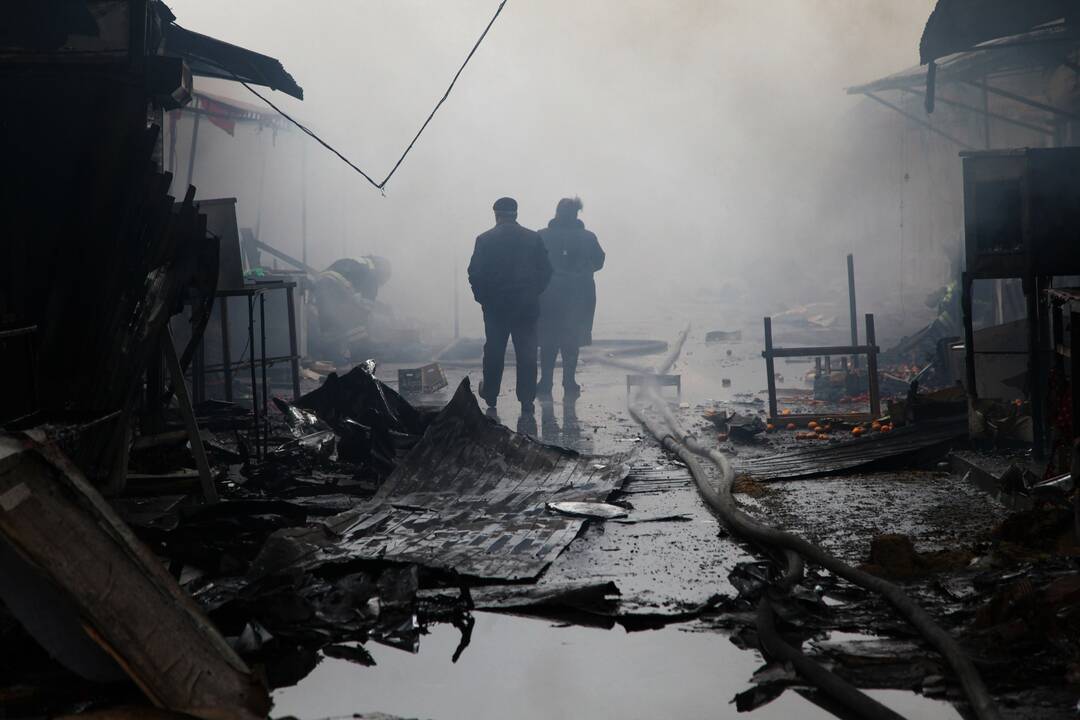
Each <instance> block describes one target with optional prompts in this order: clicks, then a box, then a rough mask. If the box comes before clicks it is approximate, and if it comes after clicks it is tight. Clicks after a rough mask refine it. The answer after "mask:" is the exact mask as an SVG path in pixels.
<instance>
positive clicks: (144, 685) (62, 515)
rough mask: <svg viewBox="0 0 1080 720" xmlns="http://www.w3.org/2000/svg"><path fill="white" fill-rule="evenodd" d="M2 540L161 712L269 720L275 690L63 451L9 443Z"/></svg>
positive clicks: (22, 440) (1, 447) (2, 446)
mask: <svg viewBox="0 0 1080 720" xmlns="http://www.w3.org/2000/svg"><path fill="white" fill-rule="evenodd" d="M0 537H2V538H3V539H4V540H6V541H7V543H10V546H11V548H12V549H13V550H14V551H15V554H16V555H17V556H18V558H21V559H22V560H23V561H24V562H25V563H27V564H28V566H29V567H30V568H31V569H32V570H33V571H34V572H35V573H36V574H38V575H40V576H41V577H42V578H43V579H44V581H46V582H47V583H48V584H49V585H50V586H51V587H53V588H56V589H57V591H58V592H59V593H60V594H62V596H63V597H64V599H65V600H66V603H67V605H68V606H70V608H71V611H72V613H73V614H74V618H75V620H74V624H75V625H76V626H79V627H80V628H81V630H82V631H85V633H86V634H87V635H88V636H89V637H90V638H91V639H92V640H93V641H94V642H95V643H96V644H97V645H98V646H100V647H101V648H102V649H103V650H104V651H105V652H106V653H108V655H109V656H111V657H112V659H113V660H114V661H115V662H116V664H117V665H118V666H119V667H120V668H121V669H122V670H123V671H124V672H125V673H127V675H128V676H130V677H131V679H132V680H133V681H134V682H135V683H136V684H137V685H138V686H139V687H140V688H141V689H142V691H143V692H144V693H145V694H146V696H147V697H148V698H149V699H150V700H151V701H152V702H153V703H154V704H155V705H158V706H160V707H163V708H167V709H169V710H175V711H178V712H183V713H187V714H188V715H194V716H196V717H202V718H214V719H215V720H233V719H235V720H249V719H250V720H254V718H259V717H265V716H266V713H267V712H268V711H269V709H270V699H269V696H268V694H267V691H266V688H265V687H264V686H263V685H262V683H261V681H259V680H258V679H257V677H256V676H255V674H254V673H252V671H251V670H250V669H249V668H248V667H247V665H245V664H244V662H243V660H241V659H240V657H239V656H238V655H237V654H236V653H235V652H234V651H233V650H232V648H230V647H229V646H228V645H227V644H226V642H225V640H224V639H223V638H222V637H221V635H220V634H219V633H218V632H217V630H216V629H215V628H214V627H213V626H212V625H211V624H210V622H209V621H208V620H207V619H206V617H205V616H204V615H203V614H202V611H200V610H199V608H198V607H197V606H196V605H195V603H194V601H192V599H191V598H190V597H189V596H188V595H187V594H186V593H184V591H183V590H181V589H180V586H179V585H177V584H176V581H175V580H173V578H172V577H170V576H169V574H168V573H167V572H166V571H165V568H164V567H163V565H162V563H161V561H160V560H159V559H158V558H157V557H155V556H154V555H153V553H151V552H150V551H149V550H148V549H147V548H146V547H145V546H144V545H143V544H142V543H141V542H139V540H137V539H136V538H135V536H134V535H132V533H131V531H130V530H129V529H128V528H127V526H126V525H124V523H123V521H122V520H120V519H119V517H118V516H117V515H116V513H115V512H114V511H113V510H112V508H110V507H109V505H108V504H107V503H106V502H105V500H104V499H103V498H102V497H101V495H100V494H98V492H97V491H96V490H95V489H94V488H93V487H91V486H90V484H89V483H88V482H87V481H86V479H85V478H84V477H83V476H82V475H81V474H80V473H79V471H78V470H76V469H75V468H74V466H73V465H71V463H70V462H69V461H68V460H67V459H66V458H65V457H64V456H63V455H62V454H61V453H60V452H59V451H58V450H56V449H55V448H53V447H52V446H50V445H45V444H38V443H36V442H34V441H33V440H31V439H30V438H29V437H27V436H25V435H23V436H14V435H4V434H0ZM6 589H7V590H8V591H12V592H15V591H18V590H19V588H17V587H9V588H6ZM21 619H22V618H21ZM27 621H28V622H29V625H28V626H30V625H33V624H34V618H26V619H24V622H27Z"/></svg>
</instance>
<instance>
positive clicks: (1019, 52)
mask: <svg viewBox="0 0 1080 720" xmlns="http://www.w3.org/2000/svg"><path fill="white" fill-rule="evenodd" d="M1077 47H1080V32H1078V31H1077V29H1076V28H1073V27H1070V26H1069V25H1067V24H1066V23H1065V22H1063V21H1058V22H1053V23H1050V24H1048V25H1045V26H1043V27H1040V28H1037V29H1035V30H1032V31H1030V32H1025V33H1021V34H1019V35H1011V36H1008V37H1001V38H996V39H994V40H989V41H987V42H983V43H980V44H978V45H976V46H975V47H973V48H971V49H969V50H965V51H964V52H956V53H953V54H951V55H947V56H944V57H941V58H939V59H938V60H937V62H936V65H937V79H936V82H937V84H938V85H941V84H943V83H947V82H964V81H969V82H975V81H981V80H983V78H986V77H992V76H994V75H1001V74H1005V73H1012V72H1019V71H1031V70H1037V69H1039V68H1050V67H1054V66H1057V65H1060V64H1061V61H1062V58H1063V57H1064V56H1065V54H1066V53H1067V52H1069V51H1070V50H1071V49H1074V48H1077ZM1051 50H1052V52H1051ZM926 79H927V68H926V67H925V66H921V65H917V66H915V67H911V68H908V69H907V70H902V71H900V72H898V73H895V74H893V75H889V76H887V77H883V78H880V79H878V80H874V81H873V82H869V83H866V84H864V85H856V86H854V87H849V88H847V92H848V94H849V95H865V94H867V93H874V92H882V91H886V90H921V89H923V88H925V86H926Z"/></svg>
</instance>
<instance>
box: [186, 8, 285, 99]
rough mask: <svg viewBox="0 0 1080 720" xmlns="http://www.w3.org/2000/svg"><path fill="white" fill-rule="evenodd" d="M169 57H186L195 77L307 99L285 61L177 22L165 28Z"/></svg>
mask: <svg viewBox="0 0 1080 720" xmlns="http://www.w3.org/2000/svg"><path fill="white" fill-rule="evenodd" d="M165 54H167V55H174V56H178V57H182V58H183V59H184V60H185V61H186V62H187V64H188V66H189V67H190V68H191V72H192V74H194V75H201V76H203V77H212V78H221V79H224V80H238V81H243V82H246V83H251V84H252V85H262V86H264V87H268V88H270V89H271V90H280V91H281V92H283V93H285V94H287V95H292V96H293V97H294V98H297V99H299V100H303V99H304V90H303V88H301V87H300V86H299V85H297V84H296V81H295V80H294V79H293V77H292V75H290V74H289V73H288V72H287V71H286V70H285V67H284V66H283V65H282V64H281V61H279V60H277V59H275V58H272V57H270V56H268V55H262V54H260V53H257V52H254V51H251V50H247V49H245V48H242V47H239V46H237V45H232V44H230V43H227V42H224V41H222V40H217V39H216V38H212V37H210V36H208V35H202V34H200V33H197V32H192V31H191V30H186V29H184V28H182V27H180V26H179V25H177V24H176V23H175V22H172V23H169V24H168V25H166V28H165Z"/></svg>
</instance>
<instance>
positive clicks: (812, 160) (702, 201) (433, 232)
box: [169, 0, 933, 329]
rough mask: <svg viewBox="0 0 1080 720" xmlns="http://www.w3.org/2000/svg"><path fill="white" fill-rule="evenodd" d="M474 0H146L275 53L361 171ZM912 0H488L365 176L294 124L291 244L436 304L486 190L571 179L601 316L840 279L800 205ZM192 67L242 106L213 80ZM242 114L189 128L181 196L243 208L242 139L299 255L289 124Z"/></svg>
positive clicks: (440, 308) (913, 37) (497, 192)
mask: <svg viewBox="0 0 1080 720" xmlns="http://www.w3.org/2000/svg"><path fill="white" fill-rule="evenodd" d="M497 4H498V3H497V2H496V0H394V1H393V2H387V1H386V0H381V1H379V2H376V1H374V0H314V1H310V0H309V1H307V2H300V1H299V0H291V1H288V2H286V1H285V0H272V1H267V0H260V1H258V2H256V1H255V0H230V2H227V3H222V2H211V1H210V0H171V2H169V5H170V7H171V8H172V9H173V11H174V12H175V13H176V15H177V18H178V22H179V23H180V24H181V25H183V26H185V27H187V28H190V29H192V30H196V31H198V32H202V33H206V34H209V35H213V36H215V37H218V38H220V39H223V40H227V41H229V42H233V43H236V44H239V45H242V46H244V47H247V48H250V49H253V50H258V51H260V52H264V53H266V54H269V55H273V56H275V57H277V58H279V59H281V60H282V62H283V63H284V65H285V67H286V68H287V69H288V70H289V71H290V72H291V73H292V74H293V76H294V77H295V78H296V79H297V81H298V82H299V83H300V84H301V85H302V86H303V87H304V91H305V97H306V100H305V101H304V102H298V101H294V100H292V99H291V98H288V97H285V96H283V95H281V94H280V93H274V94H273V97H274V100H275V102H279V103H280V104H281V105H282V106H283V107H284V108H286V109H287V110H288V111H290V112H295V113H296V115H297V116H299V117H301V118H303V119H304V121H305V122H307V123H308V124H309V125H310V126H311V127H312V128H313V129H315V130H316V131H317V132H318V133H319V134H320V135H322V136H323V137H324V138H325V139H327V140H328V141H329V142H330V143H331V144H333V145H335V146H336V147H337V148H338V149H339V150H340V151H342V152H343V153H344V154H346V155H347V156H349V157H350V158H351V159H352V160H353V161H355V162H356V163H357V164H358V165H360V166H361V167H363V168H365V169H366V170H367V171H368V172H369V173H370V174H372V175H374V176H376V177H378V178H381V177H382V176H383V175H384V174H385V173H386V171H387V170H389V168H390V167H391V165H392V164H393V162H394V160H395V159H396V157H397V155H398V154H399V153H400V152H401V150H402V149H403V147H404V146H405V144H406V143H407V142H408V140H409V139H410V138H411V137H412V135H413V134H414V133H415V131H416V129H417V128H418V126H419V124H420V122H421V121H422V120H423V118H424V117H425V116H426V115H427V113H428V112H429V111H430V109H431V108H432V106H433V105H434V103H435V101H436V100H437V99H438V98H439V97H440V96H441V95H442V93H443V91H444V90H445V87H446V84H447V83H448V81H449V79H450V77H451V76H452V75H453V73H454V71H455V70H456V69H457V66H458V65H459V64H460V62H461V60H462V59H463V58H464V56H465V53H466V52H467V51H468V50H469V48H470V47H471V46H472V44H473V43H474V42H475V40H476V38H477V36H478V35H479V33H480V31H481V30H482V29H483V27H484V25H485V24H486V23H487V21H488V20H489V18H490V16H491V14H492V13H493V12H494V10H495V8H496V6H497ZM932 6H933V2H932V1H931V0H770V1H769V2H760V1H758V0H712V1H707V0H664V1H661V0H590V1H589V2H581V1H580V0H578V1H571V0H510V2H509V3H508V4H507V6H506V9H505V10H504V12H503V14H502V16H501V17H500V18H499V20H498V21H497V22H496V24H495V26H494V27H493V29H492V31H491V33H490V34H489V35H488V37H487V39H486V40H485V42H484V44H483V45H482V46H481V48H480V50H479V51H478V53H477V54H476V56H475V57H474V58H473V60H472V62H471V64H470V65H469V67H468V68H467V69H466V71H465V73H464V74H463V76H462V78H461V80H460V81H459V83H458V85H457V87H456V88H455V91H454V93H453V95H452V96H451V97H450V99H449V100H448V101H447V103H446V104H445V105H444V107H443V108H442V110H441V111H440V113H439V115H438V116H437V117H436V118H435V120H434V121H433V123H432V124H431V126H430V127H429V128H428V130H427V132H426V133H425V134H424V136H423V137H422V138H421V140H420V142H419V143H418V145H417V146H416V148H415V149H414V151H413V153H412V154H411V155H410V156H409V158H408V159H407V160H406V161H405V164H404V165H403V167H402V168H401V170H400V171H399V172H398V174H397V175H396V176H395V177H394V178H393V180H392V181H391V182H390V185H389V187H388V188H387V192H386V194H385V196H383V195H381V194H380V193H379V192H378V191H376V190H374V189H373V188H371V187H370V186H369V185H368V184H367V183H366V182H365V181H364V180H363V179H362V178H360V177H359V176H357V175H355V174H354V173H352V171H350V170H348V169H347V168H345V167H344V166H343V165H342V164H341V163H340V162H339V161H338V160H337V159H336V158H333V157H332V156H331V155H329V153H327V152H325V151H324V150H323V149H322V148H320V147H318V146H316V145H315V144H314V143H310V142H309V143H308V145H309V146H308V147H307V151H306V152H307V160H306V166H307V170H306V178H307V183H308V190H307V192H308V236H309V243H310V245H309V247H310V251H309V252H310V256H311V258H312V259H313V261H314V262H315V263H316V264H328V263H329V262H330V261H332V260H334V259H336V258H337V257H340V256H342V255H343V254H349V255H362V254H365V253H368V252H374V253H377V254H381V255H385V256H386V257H388V258H390V259H391V261H392V262H393V264H394V272H395V274H394V278H393V280H392V281H391V284H390V285H389V286H388V287H387V288H386V290H385V292H384V295H383V296H381V298H383V297H385V299H387V300H388V301H390V302H394V303H396V304H397V305H398V306H399V307H401V308H403V309H404V310H406V311H407V312H409V313H412V314H416V315H419V314H426V315H428V316H430V317H431V318H432V319H434V320H437V321H439V322H444V321H448V319H449V314H448V313H449V307H450V298H451V287H452V283H453V269H454V262H455V259H456V260H457V261H458V263H459V264H460V266H461V268H462V272H463V269H464V266H465V264H466V263H467V261H468V255H469V253H470V252H471V249H472V241H473V239H474V238H475V236H476V235H477V234H478V233H480V232H482V231H483V230H485V229H487V228H488V227H489V226H490V225H491V224H492V218H491V212H490V207H491V203H492V201H494V200H495V198H497V197H499V196H501V195H512V196H514V197H516V198H517V199H518V201H519V203H520V207H521V212H520V221H521V222H522V224H524V225H526V226H530V227H540V226H542V225H544V224H546V223H547V221H548V219H549V218H550V217H551V216H552V214H553V210H554V206H555V203H556V201H557V200H558V199H559V198H560V197H563V196H566V195H580V196H581V197H582V199H583V200H584V203H585V210H584V212H583V213H582V216H581V217H582V219H583V220H584V221H585V223H586V224H587V225H588V226H589V227H590V228H591V229H593V230H594V231H595V232H596V233H597V234H598V236H599V237H600V240H601V243H602V244H603V245H604V247H605V249H606V250H607V252H608V258H609V263H608V267H607V268H606V269H605V270H604V271H603V272H602V273H600V274H599V275H598V276H597V281H598V287H599V293H600V298H601V299H600V306H599V310H598V313H599V315H598V322H599V323H600V324H601V325H602V324H603V323H604V322H605V321H606V320H610V319H618V318H619V317H620V313H626V312H630V311H633V310H634V309H636V308H640V307H642V306H644V305H648V304H656V303H663V302H664V301H665V299H667V298H670V297H673V296H680V295H686V294H689V293H698V294H701V293H703V292H704V291H705V289H707V288H716V287H720V286H723V285H725V284H727V285H731V286H733V287H734V288H736V290H740V291H742V292H744V293H746V296H747V297H749V298H760V297H762V296H763V294H764V293H765V288H766V287H776V288H778V290H777V292H778V293H781V292H782V290H781V289H783V288H787V289H789V290H790V289H791V288H801V287H803V286H812V283H811V282H810V278H808V277H794V276H798V275H802V274H803V273H807V274H808V273H809V272H811V271H812V269H813V268H815V267H829V268H833V267H834V266H835V269H836V273H837V275H838V277H837V278H836V279H837V280H840V279H842V278H841V277H840V273H842V264H843V258H842V254H839V253H840V251H838V250H837V251H836V252H837V253H838V255H837V257H836V258H832V257H828V258H823V257H820V255H821V253H820V252H816V251H815V249H816V248H818V247H824V245H822V243H826V240H825V239H823V238H821V237H820V235H821V234H822V232H823V230H822V229H821V228H822V227H824V226H828V227H829V230H828V232H830V233H834V232H835V228H836V226H837V224H838V223H837V220H836V218H833V217H830V218H828V219H827V221H826V220H823V218H822V213H824V212H828V213H831V214H835V213H836V212H837V208H838V207H839V208H841V209H842V208H843V206H844V203H843V198H837V197H835V193H836V192H837V189H836V183H835V182H834V181H833V179H832V177H831V173H832V172H833V171H834V169H835V166H836V162H835V160H834V158H835V155H836V153H835V151H836V149H837V148H839V147H841V146H842V145H844V144H847V145H850V144H851V143H855V142H858V138H856V137H852V136H851V131H850V125H851V123H850V122H849V120H850V116H851V114H852V112H853V108H854V107H855V106H856V100H854V99H852V98H850V97H848V96H846V95H845V94H844V92H843V88H844V87H845V86H848V85H852V84H857V83H860V82H864V81H867V80H871V79H874V78H876V77H879V76H882V75H886V74H889V73H892V72H894V71H897V70H900V69H902V68H905V67H908V66H910V65H913V64H915V63H916V62H917V45H918V40H919V35H920V33H921V31H922V27H923V25H924V24H925V22H926V18H927V16H928V14H929V12H930V10H931V9H932ZM196 85H197V87H202V88H205V89H208V90H210V91H213V92H217V93H222V94H226V93H227V94H230V95H232V96H233V97H236V98H240V99H244V100H246V101H250V102H253V103H259V101H258V100H257V99H255V98H253V97H251V96H250V95H248V94H247V93H246V91H245V90H244V89H243V88H241V87H239V86H235V85H231V84H229V83H212V82H207V81H201V80H197V81H196ZM882 112H887V111H884V110H882ZM183 132H184V131H183V130H181V135H183ZM203 132H205V133H207V135H204V136H203V137H204V138H207V137H210V135H209V133H210V131H203ZM244 132H248V133H249V134H250V132H251V131H250V130H249V131H238V133H237V134H238V138H237V139H230V138H228V137H227V136H225V135H223V134H221V133H220V132H218V133H217V136H216V137H214V138H213V139H212V140H211V139H206V140H200V143H208V144H204V145H202V146H201V147H200V154H199V168H198V169H197V170H196V172H195V176H196V182H195V184H196V185H197V186H199V189H200V195H202V196H204V197H205V196H213V195H237V196H239V197H240V198H241V203H240V204H241V210H240V214H241V222H242V224H254V222H255V221H254V219H253V213H254V212H255V209H256V206H257V205H259V204H260V203H259V200H258V196H259V177H260V174H261V173H262V169H261V168H262V165H261V164H262V162H263V159H262V158H259V157H256V155H255V152H254V151H255V149H257V148H268V149H269V151H270V154H269V155H268V156H267V158H266V160H265V163H266V176H265V177H266V179H265V181H264V183H263V185H262V191H261V194H262V200H261V205H262V207H263V212H262V219H261V232H262V236H263V239H265V240H267V241H268V242H270V243H272V244H275V245H278V246H280V247H282V248H283V249H287V250H290V251H293V252H299V206H300V203H299V200H298V199H297V197H298V196H297V193H298V187H299V179H300V177H301V168H302V167H303V161H302V159H301V152H300V150H299V147H300V146H301V142H300V140H299V135H298V133H290V134H287V135H281V136H279V137H278V139H277V142H276V146H273V147H272V146H271V145H270V143H269V141H268V140H267V138H266V137H265V136H264V137H262V138H260V139H259V142H255V141H253V140H252V139H251V138H247V139H245V138H243V137H241V136H242V135H243V133H244ZM184 142H186V140H185V139H184V138H183V137H181V140H180V145H181V157H184V155H183V150H182V147H183V144H184ZM238 149H239V150H238ZM211 150H213V154H211V155H207V153H210V152H211ZM848 155H850V153H848ZM180 176H181V177H182V176H183V173H182V172H181V173H180ZM844 192H847V190H846V189H845V190H844ZM856 201H857V198H852V202H853V203H854V202H856ZM890 202H891V201H890ZM840 224H842V222H841V223H840ZM826 245H827V243H826ZM828 247H829V251H830V252H832V251H833V248H832V246H831V245H830V246H828ZM815 263H817V265H815ZM459 282H460V283H462V286H463V283H464V279H463V278H461V279H460V280H459ZM463 287H464V286H463ZM461 298H462V308H463V323H464V325H465V327H466V328H469V329H472V328H476V327H477V326H478V325H479V312H478V310H477V309H476V308H475V306H474V305H473V303H472V300H471V297H470V296H469V295H468V293H467V290H464V291H463V292H462V295H461ZM804 299H805V300H808V301H809V300H813V299H814V298H812V297H807V298H804ZM765 309H767V308H762V310H765ZM755 312H756V311H755ZM756 314H760V312H757V313H756Z"/></svg>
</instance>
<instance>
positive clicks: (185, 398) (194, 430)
mask: <svg viewBox="0 0 1080 720" xmlns="http://www.w3.org/2000/svg"><path fill="white" fill-rule="evenodd" d="M161 344H162V350H163V352H164V354H165V362H166V364H167V365H168V366H169V375H171V376H172V381H173V387H175V388H176V404H177V405H178V406H179V409H180V417H182V418H183V419H184V427H185V428H186V429H187V434H188V441H189V442H190V443H191V454H192V455H194V456H195V467H197V468H198V469H199V481H200V482H201V483H202V491H203V499H204V500H206V502H210V503H216V502H217V501H218V494H217V488H216V487H214V478H213V477H212V476H211V475H210V463H209V462H208V461H207V460H206V450H205V449H204V448H203V444H202V436H200V435H199V425H198V423H197V422H196V421H195V411H194V410H192V408H191V397H190V396H189V395H188V389H187V384H186V383H185V382H184V370H183V368H181V367H180V358H179V357H177V355H176V345H174V344H173V337H172V329H171V328H170V327H169V326H168V325H166V326H165V332H164V334H163V335H162V343H161Z"/></svg>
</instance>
